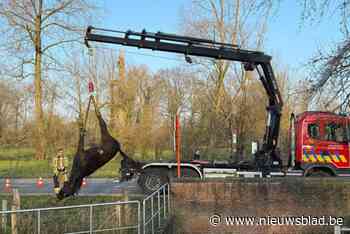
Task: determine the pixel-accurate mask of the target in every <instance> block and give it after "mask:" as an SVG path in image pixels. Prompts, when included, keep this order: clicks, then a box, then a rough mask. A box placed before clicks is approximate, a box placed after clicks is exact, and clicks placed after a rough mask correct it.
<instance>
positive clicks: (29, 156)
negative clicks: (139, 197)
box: [0, 148, 229, 178]
mask: <svg viewBox="0 0 350 234" xmlns="http://www.w3.org/2000/svg"><path fill="white" fill-rule="evenodd" d="M145 154H146V156H145V157H142V155H141V153H140V152H137V153H135V155H134V156H133V158H134V159H135V160H145V159H150V160H155V157H154V155H152V151H147V152H146V153H145ZM65 155H66V156H67V157H68V158H69V160H68V161H69V162H70V165H69V166H68V168H70V166H71V163H72V161H73V160H72V157H73V155H74V149H66V150H65ZM201 155H202V157H201V159H204V160H206V159H207V160H228V159H229V149H223V148H218V149H216V148H214V149H207V150H204V149H203V150H201ZM52 156H53V153H51V154H50V153H49V154H48V159H47V160H35V159H34V149H33V148H0V178H1V177H12V178H38V177H51V176H52V173H53V170H52V163H51V162H52V161H51V160H52ZM159 158H161V159H163V160H171V159H175V157H174V153H173V152H172V151H171V150H167V151H163V152H162V154H161V157H159ZM182 158H183V159H191V158H192V155H183V156H182ZM119 169H120V156H117V157H116V158H114V159H112V160H111V161H110V162H108V163H107V164H106V165H105V166H104V167H102V168H100V169H99V170H97V171H96V172H95V173H94V174H92V175H91V177H94V178H103V177H106V178H116V177H119Z"/></svg>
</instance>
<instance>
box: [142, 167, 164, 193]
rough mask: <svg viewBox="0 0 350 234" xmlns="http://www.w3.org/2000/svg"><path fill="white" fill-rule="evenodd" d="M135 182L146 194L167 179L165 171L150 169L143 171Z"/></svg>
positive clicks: (157, 187)
mask: <svg viewBox="0 0 350 234" xmlns="http://www.w3.org/2000/svg"><path fill="white" fill-rule="evenodd" d="M137 182H138V184H139V185H140V186H141V188H142V190H143V191H144V192H145V193H146V194H150V193H153V192H154V191H156V190H157V189H159V188H160V187H161V186H162V185H163V184H166V183H168V182H169V179H168V176H167V175H166V174H165V172H162V171H157V170H152V171H145V172H143V173H142V174H141V175H140V177H139V179H138V181H137Z"/></svg>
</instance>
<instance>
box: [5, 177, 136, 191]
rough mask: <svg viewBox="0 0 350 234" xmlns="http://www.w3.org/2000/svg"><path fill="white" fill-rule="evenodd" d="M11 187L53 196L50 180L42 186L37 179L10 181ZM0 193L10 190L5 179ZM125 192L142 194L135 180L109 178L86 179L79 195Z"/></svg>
mask: <svg viewBox="0 0 350 234" xmlns="http://www.w3.org/2000/svg"><path fill="white" fill-rule="evenodd" d="M10 182H11V187H10V188H17V189H18V190H19V192H20V194H26V195H40V194H43V195H44V194H45V195H47V194H53V182H52V179H49V178H44V179H43V185H42V186H39V185H38V184H37V182H38V179H11V180H10ZM0 188H1V191H0V193H8V192H9V191H10V190H11V189H9V188H8V187H6V186H5V179H4V178H1V179H0ZM124 190H126V191H127V192H128V193H129V194H142V190H141V188H140V187H139V186H138V184H137V182H136V179H133V180H131V181H127V182H122V183H120V182H119V181H116V180H114V179H111V178H99V179H89V178H88V179H87V180H86V185H85V186H83V187H82V188H81V190H80V192H79V195H111V194H120V193H123V192H124Z"/></svg>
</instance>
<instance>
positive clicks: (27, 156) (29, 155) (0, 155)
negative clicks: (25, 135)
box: [0, 148, 35, 160]
mask: <svg viewBox="0 0 350 234" xmlns="http://www.w3.org/2000/svg"><path fill="white" fill-rule="evenodd" d="M34 153H35V151H34V149H33V148H0V160H14V159H16V160H32V159H33V158H34Z"/></svg>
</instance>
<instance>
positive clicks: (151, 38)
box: [85, 26, 283, 167]
mask: <svg viewBox="0 0 350 234" xmlns="http://www.w3.org/2000/svg"><path fill="white" fill-rule="evenodd" d="M112 33H113V35H111V34H112ZM114 34H117V35H114ZM90 41H94V42H102V43H110V44H119V45H123V46H131V47H137V48H142V49H151V50H157V51H164V52H172V53H178V54H184V55H185V56H189V55H191V56H200V57H206V58H212V59H223V60H229V61H237V62H242V63H243V64H244V68H245V69H246V70H254V69H256V70H257V72H258V75H259V79H260V81H261V82H262V84H263V87H264V89H265V91H266V93H267V96H268V100H269V103H268V106H267V124H266V130H265V135H264V139H263V146H262V147H261V149H260V150H259V151H258V153H257V155H256V156H257V157H258V158H260V159H263V160H260V166H261V167H264V166H266V162H267V161H268V160H267V158H268V157H269V156H270V157H274V156H275V155H276V152H275V149H276V146H277V143H278V135H279V127H280V116H281V110H282V105H283V101H282V97H281V94H280V91H279V88H278V85H277V82H276V78H275V75H274V73H273V69H272V66H271V59H272V57H271V56H269V55H266V54H264V53H263V52H260V51H251V50H243V49H240V48H239V47H238V46H237V45H232V44H227V43H220V42H216V41H212V40H207V39H202V38H195V37H188V36H178V35H174V34H167V33H162V32H157V33H150V32H146V30H143V31H141V32H134V31H130V30H128V31H126V32H123V31H116V30H109V29H103V28H95V27H92V26H89V27H88V28H87V30H86V35H85V44H86V45H87V46H89V42H90Z"/></svg>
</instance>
